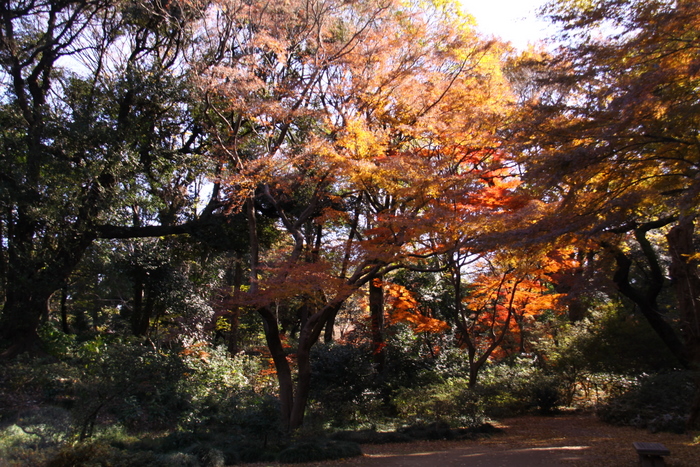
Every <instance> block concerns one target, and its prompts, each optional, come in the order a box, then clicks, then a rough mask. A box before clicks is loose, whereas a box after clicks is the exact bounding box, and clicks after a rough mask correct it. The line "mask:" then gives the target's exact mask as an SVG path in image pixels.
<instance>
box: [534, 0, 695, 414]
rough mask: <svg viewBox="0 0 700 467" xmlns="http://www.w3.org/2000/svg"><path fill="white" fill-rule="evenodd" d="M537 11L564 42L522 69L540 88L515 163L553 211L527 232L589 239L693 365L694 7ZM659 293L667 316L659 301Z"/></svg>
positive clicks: (638, 4)
mask: <svg viewBox="0 0 700 467" xmlns="http://www.w3.org/2000/svg"><path fill="white" fill-rule="evenodd" d="M546 14H547V15H548V16H549V17H550V19H552V20H553V21H554V22H555V23H558V24H560V25H561V26H562V34H561V35H560V37H561V39H562V40H564V41H567V44H566V46H565V47H562V48H561V49H560V50H559V51H558V52H556V53H554V54H553V55H552V56H549V57H546V56H543V57H540V58H539V59H537V60H532V61H530V63H529V65H528V66H527V67H525V68H526V69H527V70H529V71H528V72H529V73H530V74H531V76H535V77H536V82H537V83H538V86H537V88H536V89H537V91H535V92H530V93H528V94H527V95H524V100H525V105H524V108H523V128H524V131H523V132H522V133H521V135H523V138H522V140H521V141H522V142H523V145H522V146H521V147H522V149H523V154H524V155H525V156H526V157H525V158H523V164H524V166H525V167H526V171H527V173H528V178H527V181H528V183H532V184H533V186H535V185H536V186H539V187H541V188H543V189H544V190H543V193H544V196H545V197H546V198H545V199H547V201H549V202H550V203H549V207H548V209H549V210H550V212H553V213H554V215H545V216H544V219H545V220H544V221H543V222H540V223H538V225H537V227H536V228H537V229H539V232H537V231H536V230H535V228H533V229H532V230H531V231H530V234H531V235H532V234H535V233H536V232H537V233H538V234H539V235H543V234H544V235H548V236H550V235H551V236H556V235H559V234H562V233H565V232H572V231H573V232H577V233H578V234H579V235H580V236H581V237H587V238H589V239H594V240H595V241H596V242H597V245H598V247H597V253H596V256H597V257H598V258H599V259H602V260H605V259H606V258H614V261H615V265H616V266H615V270H614V273H613V275H612V280H613V281H614V283H615V284H616V285H617V288H618V290H619V292H620V293H622V294H623V295H624V296H626V297H627V298H628V299H630V300H631V301H633V302H634V303H635V304H636V305H637V307H638V309H639V311H640V312H641V313H642V314H643V315H644V316H645V318H646V319H647V320H648V321H649V323H650V324H651V325H652V327H653V328H654V329H655V330H656V332H657V334H658V335H659V336H660V337H661V338H662V339H663V341H664V342H665V343H666V345H667V346H668V347H669V349H670V350H671V351H672V352H673V353H674V355H675V356H676V358H677V359H678V361H679V362H680V363H681V364H683V365H684V366H687V367H690V368H694V369H697V368H698V365H699V364H700V329H698V327H697V326H696V324H695V323H697V322H698V314H697V313H698V312H697V310H698V309H700V308H698V305H699V304H700V303H698V297H700V295H699V294H698V292H700V290H698V288H697V287H698V285H699V284H700V282H698V270H697V262H696V258H697V256H696V255H697V242H696V241H695V239H696V238H697V234H696V222H697V217H698V210H697V206H698V201H699V199H698V195H699V193H700V184H699V183H698V180H699V178H698V156H699V153H698V149H697V147H698V146H697V122H698V117H699V116H700V114H699V113H698V109H699V108H700V107H699V106H698V95H697V89H698V79H699V78H700V77H699V75H698V70H699V68H698V66H697V54H696V53H695V50H696V48H697V45H698V41H699V40H700V36H698V24H699V22H700V5H698V2H696V1H683V0H681V1H673V2H671V1H663V0H661V1H634V0H624V1H622V0H610V1H598V2H568V1H561V2H553V3H552V4H551V5H550V6H549V7H548V9H547V10H546ZM564 219H565V220H564ZM545 232H546V233H545ZM524 234H525V235H526V233H524ZM652 238H653V239H654V240H653V241H652ZM665 258H669V259H670V261H668V262H667V261H666V260H665ZM637 259H640V261H637ZM639 277H642V278H644V279H643V280H639ZM666 289H672V290H673V291H674V292H675V295H676V298H677V309H678V317H677V319H674V313H670V312H669V311H668V310H666V309H665V308H664V307H663V306H661V304H660V302H659V296H660V294H661V292H662V291H663V290H666ZM698 388H700V381H699V386H698ZM697 394H698V397H697V400H696V403H695V406H694V409H693V414H691V417H690V420H691V423H696V422H697V420H698V418H699V416H700V390H698V391H697Z"/></svg>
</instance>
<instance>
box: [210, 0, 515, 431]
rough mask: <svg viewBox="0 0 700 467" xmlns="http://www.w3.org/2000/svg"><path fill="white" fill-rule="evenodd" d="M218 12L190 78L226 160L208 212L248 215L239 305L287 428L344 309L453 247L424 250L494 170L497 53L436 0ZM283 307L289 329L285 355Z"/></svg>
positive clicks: (244, 6)
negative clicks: (370, 287)
mask: <svg viewBox="0 0 700 467" xmlns="http://www.w3.org/2000/svg"><path fill="white" fill-rule="evenodd" d="M217 5H218V6H219V7H218V8H219V9H218V10H217V14H216V15H212V16H211V17H210V20H211V24H209V25H208V26H207V28H206V31H208V34H209V35H210V36H211V37H212V38H214V37H215V38H217V39H216V40H217V41H218V40H219V38H221V37H224V38H225V40H224V41H223V42H222V44H226V46H225V47H222V48H221V49H220V51H219V53H220V54H221V56H220V60H219V62H218V64H217V66H216V67H209V68H206V69H203V70H202V71H201V73H200V76H201V77H202V78H201V86H202V89H203V92H204V98H205V100H206V103H207V109H206V111H207V115H208V116H209V122H210V123H209V125H210V129H211V131H213V132H215V138H217V140H218V143H219V144H218V145H217V146H216V150H217V151H218V152H219V154H220V157H221V158H220V163H219V169H218V174H219V176H218V178H217V180H216V183H215V187H214V192H215V193H216V194H217V195H218V196H219V198H218V199H219V200H220V205H219V207H217V208H216V209H223V210H232V211H235V210H238V209H240V210H241V212H243V213H245V215H246V218H247V222H248V226H249V233H250V236H249V239H250V252H249V255H248V267H249V289H248V291H247V293H245V294H241V298H240V300H241V304H243V305H245V306H247V307H250V308H252V309H255V310H256V311H257V313H258V314H259V315H260V317H261V318H262V320H263V323H264V329H265V336H266V341H267V345H268V348H269V350H270V352H271V355H272V358H273V360H274V363H275V367H276V371H277V377H278V380H279V386H280V400H281V406H282V418H283V420H284V423H285V425H286V426H287V427H288V428H289V429H294V428H296V427H298V426H300V425H301V423H302V421H303V415H304V411H305V408H306V399H307V397H308V390H309V381H310V377H311V373H310V372H311V368H310V362H309V358H310V349H311V347H312V346H313V345H314V344H315V343H316V342H317V341H318V339H319V338H320V336H321V334H322V333H323V332H326V335H328V333H329V331H330V332H332V325H333V320H334V318H335V315H336V314H337V312H338V310H339V308H340V307H341V306H342V304H343V303H344V302H345V301H346V300H347V299H348V298H349V297H350V296H351V295H352V294H353V293H355V292H356V291H358V290H359V289H361V288H362V287H363V286H365V285H366V284H368V283H369V282H370V281H371V280H373V279H375V278H380V277H384V276H385V275H386V274H388V273H389V272H390V271H392V270H395V269H397V268H402V267H412V268H420V262H421V260H422V259H424V258H426V257H429V256H430V255H434V254H437V253H438V252H442V251H445V250H446V249H448V248H451V247H452V246H453V245H447V244H444V243H440V242H437V241H433V239H434V238H436V230H437V229H442V230H443V231H447V230H454V229H455V224H453V223H452V222H454V221H455V220H456V219H457V218H455V217H454V216H452V215H451V214H450V209H451V207H450V206H449V204H450V203H449V201H447V199H448V198H449V197H451V196H452V195H453V194H460V196H461V198H462V199H465V200H467V199H469V198H470V197H474V198H476V197H477V195H475V193H474V192H475V190H478V189H482V188H483V189H487V188H488V187H487V185H488V183H486V182H485V181H484V179H483V178H480V177H483V176H484V174H485V173H488V172H489V171H490V170H493V167H492V165H493V164H492V163H491V161H490V159H489V157H488V154H490V153H491V152H492V151H491V150H489V149H488V148H490V147H493V146H495V145H496V141H497V138H496V137H495V136H494V128H496V127H497V123H498V122H499V121H500V119H502V118H503V115H504V114H505V112H506V111H507V110H506V104H507V102H508V99H509V94H508V86H507V83H506V81H505V79H504V77H503V75H502V74H501V73H500V68H499V67H500V54H502V53H503V50H504V49H502V48H500V46H499V45H498V44H496V43H490V42H484V41H482V40H481V39H480V38H479V37H478V36H477V35H476V33H475V32H474V30H473V28H472V24H471V23H470V19H469V17H467V16H463V15H462V14H461V13H459V11H458V10H457V9H456V8H455V6H454V5H453V4H451V3H445V2H435V3H434V4H431V3H425V4H423V3H421V4H417V3H416V4H413V3H410V2H409V3H406V2H393V1H388V0H385V1H377V2H372V1H370V2H367V1H362V2H360V1H349V2H348V1H345V2H334V1H328V2H294V1H289V2H281V3H277V4H275V5H274V6H273V5H270V4H268V3H266V2H245V3H237V2H219V3H217ZM406 44H411V46H410V47H406ZM484 148H486V149H484ZM482 151H483V152H484V154H481V152H482ZM477 153H479V154H481V155H476V154H477ZM488 189H494V190H495V188H493V187H491V188H488ZM496 191H497V190H496ZM486 198H488V196H485V198H484V199H486ZM470 202H472V203H476V201H475V200H471V201H470ZM477 204H478V203H477ZM265 217H268V218H273V219H275V220H276V225H277V226H278V228H279V229H281V231H282V232H284V233H285V236H283V237H281V238H280V239H279V241H278V243H277V244H276V245H274V247H273V248H261V245H260V241H259V238H258V235H259V229H258V227H257V225H258V222H259V219H261V218H265ZM482 224H485V223H482ZM280 309H285V310H289V311H291V312H292V313H294V314H295V315H296V318H295V319H296V321H297V322H298V323H299V327H298V334H297V335H296V336H295V337H296V339H295V344H294V345H295V347H294V349H287V348H285V345H286V344H285V339H287V338H288V337H289V336H287V335H285V333H284V331H285V328H284V326H282V323H281V322H280V320H279V319H278V314H277V311H278V310H280ZM293 370H296V379H295V378H293V377H292V375H293Z"/></svg>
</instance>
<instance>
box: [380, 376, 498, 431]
mask: <svg viewBox="0 0 700 467" xmlns="http://www.w3.org/2000/svg"><path fill="white" fill-rule="evenodd" d="M394 404H395V405H396V407H397V410H398V413H399V416H400V417H401V418H402V419H403V420H405V421H408V422H410V423H416V422H427V423H433V422H438V421H446V422H448V423H450V424H452V425H454V426H477V425H480V424H482V423H483V421H484V406H483V404H482V401H481V400H480V398H479V397H478V395H477V394H476V393H475V392H474V391H472V390H470V389H469V388H468V384H467V381H466V380H464V379H459V378H455V379H450V380H448V381H446V382H444V383H440V384H433V385H430V386H426V387H422V388H407V389H400V390H398V391H396V395H395V397H394Z"/></svg>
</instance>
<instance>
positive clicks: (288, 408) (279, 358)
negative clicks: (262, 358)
mask: <svg viewBox="0 0 700 467" xmlns="http://www.w3.org/2000/svg"><path fill="white" fill-rule="evenodd" d="M258 313H259V314H260V315H261V317H262V319H263V327H264V329H265V340H266V342H267V348H268V349H269V350H270V355H271V356H272V361H273V362H274V364H275V370H276V371H277V382H278V384H279V398H280V416H281V421H282V427H283V428H284V430H286V431H289V430H291V429H293V427H292V426H291V418H292V408H293V405H294V384H293V381H292V370H291V368H290V366H289V362H288V361H287V352H285V350H284V347H283V346H282V340H281V339H280V333H279V328H278V327H277V321H276V320H275V316H274V314H273V313H272V312H271V311H270V310H269V309H267V308H261V309H259V310H258Z"/></svg>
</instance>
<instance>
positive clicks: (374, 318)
mask: <svg viewBox="0 0 700 467" xmlns="http://www.w3.org/2000/svg"><path fill="white" fill-rule="evenodd" d="M369 312H370V316H371V322H372V361H373V363H374V364H375V365H376V367H377V372H379V373H380V374H381V373H384V366H385V365H386V348H385V345H384V287H383V286H382V278H381V277H377V278H375V279H372V280H371V281H369Z"/></svg>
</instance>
